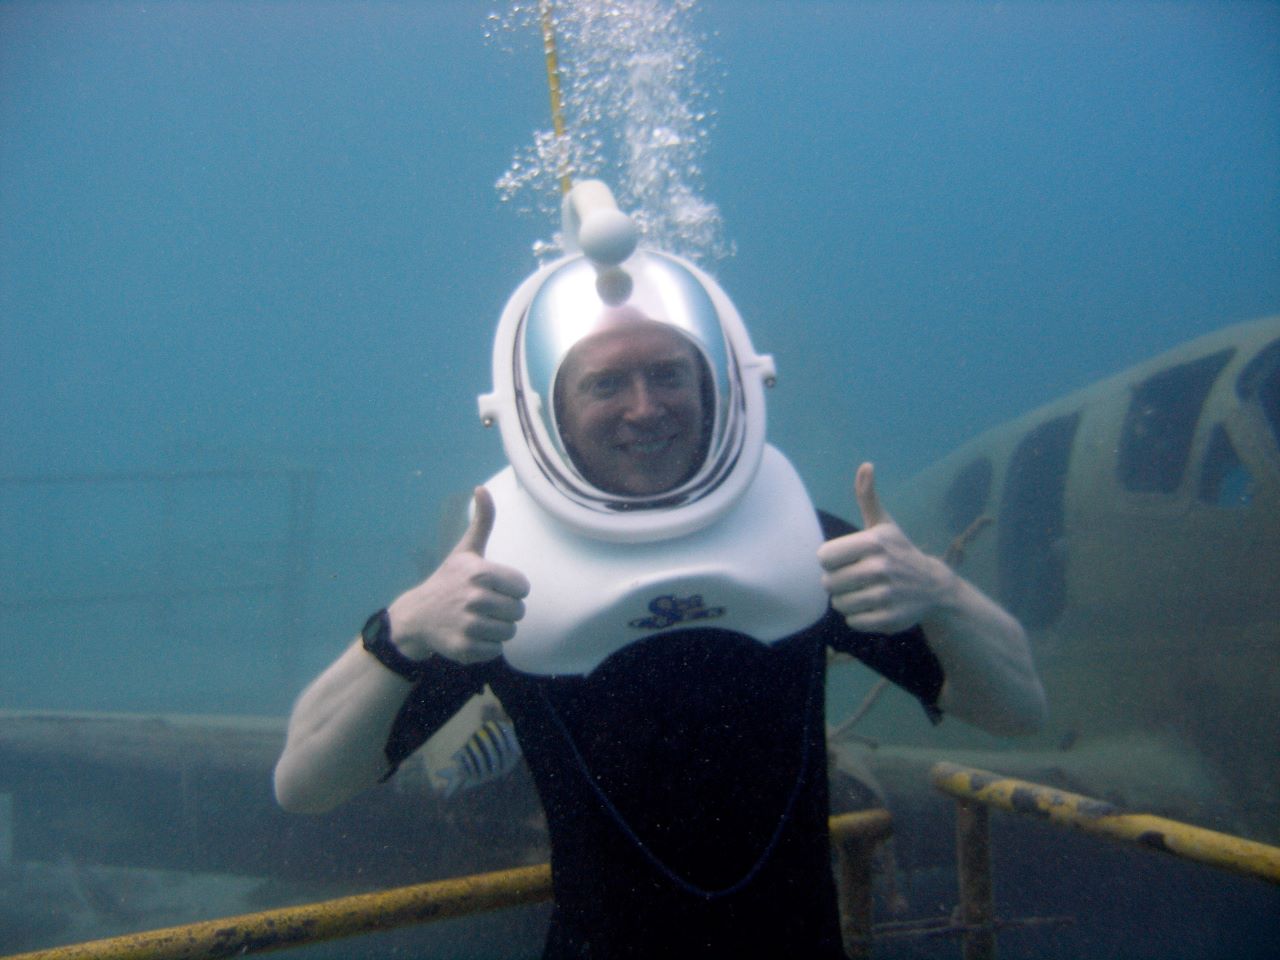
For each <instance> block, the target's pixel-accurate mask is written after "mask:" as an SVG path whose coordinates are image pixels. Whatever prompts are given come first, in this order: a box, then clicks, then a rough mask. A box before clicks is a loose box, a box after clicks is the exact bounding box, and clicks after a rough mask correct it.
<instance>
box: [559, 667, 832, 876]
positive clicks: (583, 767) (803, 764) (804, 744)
mask: <svg viewBox="0 0 1280 960" xmlns="http://www.w3.org/2000/svg"><path fill="white" fill-rule="evenodd" d="M818 653H819V657H818V658H816V659H815V661H814V667H813V670H812V673H811V675H810V678H809V690H808V694H807V695H806V697H805V706H804V722H803V724H802V729H801V732H800V769H799V770H798V771H797V772H796V780H795V783H794V784H793V785H792V787H791V794H790V795H789V796H788V797H787V802H786V805H785V806H784V807H783V808H782V813H781V815H780V816H779V817H778V825H777V826H776V827H775V828H774V830H773V836H771V837H770V838H769V842H768V843H767V844H765V847H764V850H762V851H761V852H760V856H759V857H758V858H757V859H756V862H755V863H753V864H752V865H751V867H750V869H748V870H747V872H746V873H745V874H743V876H742V877H741V878H740V879H739V880H736V881H735V882H733V883H732V884H730V885H729V886H727V887H720V888H717V889H711V888H708V887H703V886H699V885H698V884H696V883H694V882H693V881H691V880H687V879H685V878H684V877H682V876H680V874H678V873H676V872H675V871H674V870H672V869H671V868H670V867H669V866H667V865H666V864H665V863H664V862H663V861H662V860H661V859H660V858H659V857H658V855H657V854H656V853H654V852H653V851H652V850H651V849H649V845H648V844H646V843H645V842H644V841H643V840H642V839H640V835H639V834H638V833H636V831H635V830H634V829H633V828H632V826H631V824H629V823H628V822H627V820H626V818H625V817H623V815H622V812H621V811H620V810H619V809H618V808H617V807H616V806H615V805H614V803H613V801H612V800H610V799H609V795H608V794H606V793H605V792H604V788H603V787H601V786H600V784H599V782H598V781H597V780H596V778H595V777H594V776H593V775H592V773H591V769H590V767H588V766H587V761H586V758H585V757H583V755H582V752H581V751H580V750H579V749H578V744H577V742H576V741H575V740H574V739H573V734H572V733H571V732H570V731H569V728H568V727H567V726H566V725H565V722H564V720H563V719H561V717H560V714H559V713H558V712H557V711H556V708H555V706H554V705H553V704H552V703H551V700H550V698H549V697H548V696H547V693H546V690H544V689H543V687H542V686H541V685H539V686H538V693H539V695H540V696H541V697H542V702H543V703H544V704H545V705H546V707H547V712H548V713H550V714H551V718H552V719H553V720H554V721H555V724H556V727H557V729H559V731H560V735H561V736H562V737H564V740H565V743H567V744H568V745H569V750H570V751H571V752H572V754H573V759H574V761H575V762H576V763H577V765H578V769H579V770H580V771H581V772H582V776H583V778H584V779H585V780H586V781H587V784H588V785H589V786H590V787H591V790H592V792H593V793H595V795H596V798H597V799H598V800H599V801H600V804H601V806H603V807H604V809H605V810H606V811H607V812H608V814H609V816H610V817H612V818H613V821H614V823H616V824H617V825H618V827H619V829H621V830H622V832H623V834H625V835H626V837H627V839H629V840H630V841H631V842H632V844H634V845H635V848H636V849H637V850H639V851H640V853H641V854H642V855H643V856H644V858H645V859H646V860H648V861H649V863H650V864H651V865H652V866H653V867H654V869H655V870H657V871H658V872H659V873H660V874H662V876H664V877H666V878H667V879H668V880H670V881H671V883H673V884H675V886H677V887H679V888H680V889H681V890H683V891H684V892H685V893H689V894H692V895H693V896H695V897H702V898H703V899H704V900H718V899H720V898H721V897H729V896H732V895H733V894H735V893H738V892H739V891H741V890H743V889H745V888H746V887H747V885H748V884H750V883H751V881H753V880H754V879H755V878H756V876H757V875H759V873H760V871H761V870H763V869H764V865H765V864H766V863H768V862H769V858H770V857H771V856H772V855H773V851H774V850H775V849H776V848H777V846H778V842H779V841H780V840H781V839H782V831H783V830H785V829H786V826H787V824H788V823H790V822H791V816H792V814H793V813H794V811H795V806H796V802H797V801H798V800H799V799H800V791H801V789H802V788H803V787H804V780H805V775H806V774H807V773H808V772H809V731H810V729H811V728H812V724H811V722H810V717H811V715H812V713H813V696H814V691H815V690H817V688H818V677H819V675H820V668H821V665H822V659H821V655H822V653H823V651H822V648H821V646H819V648H818Z"/></svg>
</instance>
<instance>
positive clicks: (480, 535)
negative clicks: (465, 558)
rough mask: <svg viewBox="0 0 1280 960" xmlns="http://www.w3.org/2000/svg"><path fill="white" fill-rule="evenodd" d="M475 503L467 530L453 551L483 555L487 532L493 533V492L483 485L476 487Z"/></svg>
mask: <svg viewBox="0 0 1280 960" xmlns="http://www.w3.org/2000/svg"><path fill="white" fill-rule="evenodd" d="M475 505H476V509H475V513H473V514H472V516H471V523H470V524H469V525H468V526H467V532H466V533H464V534H463V535H462V539H461V540H459V541H458V545H457V546H456V547H454V548H453V552H454V553H474V554H478V555H479V556H482V557H483V556H484V550H485V546H486V545H487V544H488V543H489V534H491V533H493V521H494V517H495V516H497V508H496V507H494V505H493V494H491V493H489V491H488V490H486V489H485V488H484V487H476V491H475Z"/></svg>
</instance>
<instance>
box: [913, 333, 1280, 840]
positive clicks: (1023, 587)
mask: <svg viewBox="0 0 1280 960" xmlns="http://www.w3.org/2000/svg"><path fill="white" fill-rule="evenodd" d="M894 504H895V509H894V516H895V518H896V519H897V520H898V521H899V523H901V524H902V526H903V528H904V529H905V530H906V531H907V533H908V534H909V535H910V536H911V537H912V538H913V539H914V540H915V541H916V543H918V544H919V545H920V546H921V548H922V549H925V550H927V551H929V552H932V553H936V554H938V555H942V554H944V553H945V552H947V551H948V550H949V549H951V550H952V551H953V553H954V556H955V560H956V561H957V562H960V563H962V572H963V573H964V575H965V576H966V577H967V578H969V579H971V580H972V581H974V582H975V583H976V584H977V585H978V586H979V587H981V588H982V589H983V590H985V591H987V592H988V593H990V594H991V595H992V596H995V597H997V598H999V600H1000V601H1001V602H1002V603H1004V604H1005V605H1006V606H1007V607H1008V608H1009V609H1010V610H1011V611H1012V612H1013V613H1014V614H1015V615H1016V616H1018V618H1019V619H1020V620H1021V621H1022V623H1023V624H1024V625H1025V627H1026V628H1027V631H1028V633H1029V634H1030V637H1031V641H1032V645H1033V649H1034V651H1035V655H1036V659H1037V663H1038V666H1039V668H1040V671H1041V674H1042V676H1043V678H1044V681H1045V684H1046V689H1047V693H1048V697H1049V704H1050V722H1049V726H1048V729H1047V730H1046V732H1045V733H1044V735H1043V736H1042V737H1041V738H1040V739H1039V740H1038V741H1032V742H1027V741H1019V742H1018V743H1017V744H1015V745H1014V747H1015V748H1016V750H1017V751H1018V752H1016V753H1010V754H1008V755H1007V756H1005V755H1003V754H1002V755H1001V757H1002V759H1003V761H1004V764H1005V767H1010V766H1012V767H1014V768H1016V767H1018V766H1027V765H1031V766H1036V765H1039V766H1046V765H1048V766H1052V767H1057V768H1058V769H1060V770H1062V771H1063V772H1064V775H1068V774H1069V775H1070V776H1072V777H1074V779H1075V780H1076V781H1077V782H1078V783H1082V784H1083V785H1084V786H1085V787H1086V790H1085V792H1092V793H1094V794H1095V795H1103V794H1106V793H1108V792H1114V793H1117V794H1118V795H1119V796H1120V797H1121V798H1123V799H1125V800H1127V801H1129V802H1130V803H1134V802H1136V803H1140V804H1144V805H1147V806H1149V807H1154V808H1157V809H1161V810H1162V812H1164V813H1166V814H1168V815H1170V816H1175V817H1181V818H1184V819H1192V820H1196V821H1199V822H1206V821H1208V822H1209V823H1210V825H1214V826H1216V827H1217V828H1218V829H1224V830H1228V831H1233V832H1238V833H1245V834H1248V835H1251V836H1254V837H1256V838H1257V839H1260V840H1263V841H1265V842H1270V843H1275V842H1276V840H1277V838H1280V765H1278V764H1277V762H1276V758H1277V757H1280V724H1277V723H1276V716H1277V714H1280V317H1271V318H1267V319H1262V320H1257V321H1253V322H1248V323H1242V324H1238V325H1235V326H1231V327H1228V328H1225V329H1223V330H1220V331H1218V332H1216V333H1213V334H1210V335H1208V336H1204V337H1201V338H1199V339H1197V340H1194V341H1192V342H1190V343H1187V344H1184V345H1183V346H1181V347H1178V348H1176V349H1174V350H1171V351H1169V352H1167V353H1165V354H1163V355H1161V356H1158V357H1156V358H1154V359H1152V360H1149V361H1147V362H1145V363H1142V364H1140V365H1138V366H1136V367H1133V368H1132V369H1130V370H1126V371H1124V372H1123V373H1120V374H1118V375H1116V376H1113V377H1111V378H1108V379H1106V380H1104V381H1102V382H1100V383H1097V384H1095V385H1093V386H1090V387H1088V388H1086V389H1083V390H1080V391H1078V392H1076V393H1073V394H1071V395H1069V396H1066V397H1064V398H1062V399H1060V400H1057V401H1055V402H1053V403H1051V404H1049V405H1047V406H1044V407H1042V408H1040V409H1038V410H1035V411H1033V412H1031V413H1028V414H1026V415H1025V416H1023V417H1021V418H1019V419H1017V420H1015V421H1013V422H1011V423H1008V424H1005V425H1003V426H999V427H996V428H995V429H992V430H990V431H988V432H987V433H985V434H983V435H982V436H980V437H978V438H976V439H974V440H973V441H971V442H969V443H967V444H965V445H964V446H962V447H961V448H960V449H958V450H956V451H955V452H953V453H952V454H950V455H949V456H947V457H946V458H945V459H944V460H942V461H940V462H939V463H937V464H935V465H934V466H932V467H930V468H929V469H928V470H926V471H925V472H923V473H922V474H920V475H919V476H918V477H916V478H914V479H913V480H912V481H909V482H908V483H907V484H906V485H904V487H902V488H900V489H899V490H897V491H895V493H894ZM1037 746H1038V749H1037ZM1028 750H1030V752H1028ZM1020 754H1021V756H1020Z"/></svg>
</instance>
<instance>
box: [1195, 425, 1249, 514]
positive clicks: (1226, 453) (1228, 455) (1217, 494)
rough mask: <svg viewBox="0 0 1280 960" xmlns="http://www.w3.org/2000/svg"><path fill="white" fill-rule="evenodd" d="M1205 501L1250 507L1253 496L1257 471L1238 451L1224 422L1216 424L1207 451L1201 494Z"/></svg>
mask: <svg viewBox="0 0 1280 960" xmlns="http://www.w3.org/2000/svg"><path fill="white" fill-rule="evenodd" d="M1197 495H1198V496H1199V498H1200V500H1202V501H1203V502H1205V503H1211V504H1213V505H1214V506H1218V507H1246V506H1248V505H1249V501H1250V500H1252V499H1253V474H1251V473H1250V472H1249V468H1248V467H1246V466H1245V465H1244V463H1243V462H1242V461H1241V459H1240V455H1239V454H1238V453H1236V447H1235V444H1233V443H1232V442H1231V438H1230V437H1229V436H1227V431H1226V430H1224V429H1223V427H1222V424H1220V423H1219V424H1216V425H1215V426H1214V428H1213V436H1211V437H1210V438H1209V447H1208V449H1207V450H1206V451H1205V455H1204V466H1203V467H1201V471H1200V490H1199V493H1198V494H1197Z"/></svg>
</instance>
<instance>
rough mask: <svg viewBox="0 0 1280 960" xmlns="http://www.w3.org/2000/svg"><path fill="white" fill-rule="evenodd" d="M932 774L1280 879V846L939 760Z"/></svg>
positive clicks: (942, 785) (1087, 827)
mask: <svg viewBox="0 0 1280 960" xmlns="http://www.w3.org/2000/svg"><path fill="white" fill-rule="evenodd" d="M930 776H931V778H932V780H933V785H934V786H935V787H937V788H938V789H939V790H942V791H943V792H944V793H949V794H951V795H952V796H954V797H959V798H961V799H964V800H972V801H975V802H977V803H983V804H986V805H988V806H993V807H999V808H1000V809H1002V810H1009V811H1011V812H1014V813H1025V814H1030V815H1032V816H1035V817H1041V818H1044V819H1047V820H1049V821H1050V822H1052V823H1057V824H1061V825H1063V826H1068V827H1074V828H1075V829H1077V830H1083V831H1085V832H1086V833H1094V834H1100V835H1102V836H1106V837H1110V838H1112V839H1115V840H1124V841H1128V842H1130V843H1136V844H1137V845H1138V846H1141V847H1146V848H1148V849H1151V850H1160V851H1163V852H1165V853H1171V854H1173V855H1175V856H1178V857H1182V858H1183V859H1185V860H1194V861H1196V862H1197V863H1203V864H1207V865H1209V866H1212V867H1217V868H1219V869H1222V870H1229V871H1231V872H1232V873H1239V874H1244V875H1245V876H1250V877H1257V878H1259V879H1261V880H1265V881H1267V882H1269V883H1280V847H1272V846H1268V845H1267V844H1265V843H1258V842H1257V841H1255V840H1246V839H1244V838H1242V837H1235V836H1232V835H1231V834H1227V833H1218V832H1216V831H1214V830H1206V829H1204V828H1203V827H1194V826H1191V825H1190V824H1186V823H1180V822H1178V821H1177V820H1168V819H1165V818H1164V817H1156V816H1152V815H1151V814H1146V813H1126V812H1125V811H1124V810H1121V809H1120V808H1118V807H1116V806H1114V805H1113V804H1110V803H1107V802H1106V801H1104V800H1095V799H1093V798H1091V797H1085V796H1081V795H1080V794H1076V793H1068V792H1066V791H1065V790H1055V789H1054V788H1052V787H1046V786H1042V785H1041V784H1038V783H1030V782H1028V781H1026V780H1015V779H1014V778H1012V777H1004V776H1001V775H1000V774H997V773H990V772H988V771H986V770H977V769H974V768H971V767H962V766H959V765H957V764H954V763H938V764H935V765H934V767H933V770H932V772H931V774H930Z"/></svg>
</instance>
